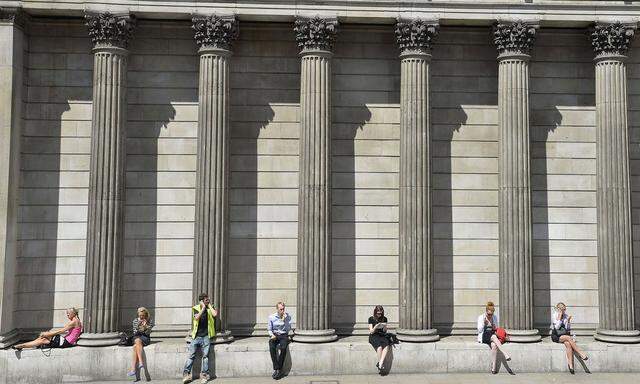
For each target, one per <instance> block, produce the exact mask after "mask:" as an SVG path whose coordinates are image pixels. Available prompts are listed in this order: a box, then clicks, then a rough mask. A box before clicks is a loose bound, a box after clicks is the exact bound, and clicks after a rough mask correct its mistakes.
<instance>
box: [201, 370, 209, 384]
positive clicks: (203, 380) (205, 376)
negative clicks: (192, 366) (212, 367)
mask: <svg viewBox="0 0 640 384" xmlns="http://www.w3.org/2000/svg"><path fill="white" fill-rule="evenodd" d="M208 381H209V374H207V373H203V374H201V375H200V382H201V383H202V384H204V383H206V382H208Z"/></svg>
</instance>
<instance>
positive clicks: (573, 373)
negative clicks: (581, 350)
mask: <svg viewBox="0 0 640 384" xmlns="http://www.w3.org/2000/svg"><path fill="white" fill-rule="evenodd" d="M567 368H569V372H570V373H571V374H572V375H575V374H576V371H574V370H573V368H571V367H569V366H568V365H567Z"/></svg>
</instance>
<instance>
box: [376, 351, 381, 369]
mask: <svg viewBox="0 0 640 384" xmlns="http://www.w3.org/2000/svg"><path fill="white" fill-rule="evenodd" d="M376 354H377V355H378V366H380V361H381V357H382V347H378V349H376Z"/></svg>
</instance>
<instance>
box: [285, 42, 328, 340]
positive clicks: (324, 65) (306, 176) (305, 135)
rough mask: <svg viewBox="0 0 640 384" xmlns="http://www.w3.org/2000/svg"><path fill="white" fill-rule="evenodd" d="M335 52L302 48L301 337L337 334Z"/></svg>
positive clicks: (299, 290)
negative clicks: (333, 173)
mask: <svg viewBox="0 0 640 384" xmlns="http://www.w3.org/2000/svg"><path fill="white" fill-rule="evenodd" d="M331 56H332V54H331V52H329V51H322V50H308V51H304V52H303V53H302V60H301V61H302V63H301V74H300V171H299V172H300V174H299V181H300V184H299V187H298V210H299V212H298V300H297V322H296V325H297V329H296V337H295V338H296V341H303V342H304V341H309V342H326V341H332V340H335V339H336V335H335V331H334V330H333V329H332V328H331Z"/></svg>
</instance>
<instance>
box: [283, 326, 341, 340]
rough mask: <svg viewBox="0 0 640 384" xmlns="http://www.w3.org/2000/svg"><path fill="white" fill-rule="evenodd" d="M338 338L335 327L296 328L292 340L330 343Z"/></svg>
mask: <svg viewBox="0 0 640 384" xmlns="http://www.w3.org/2000/svg"><path fill="white" fill-rule="evenodd" d="M336 340H338V335H336V330H335V329H319V330H311V329H296V331H295V332H294V334H293V341H297V342H299V343H330V342H332V341H336Z"/></svg>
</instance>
